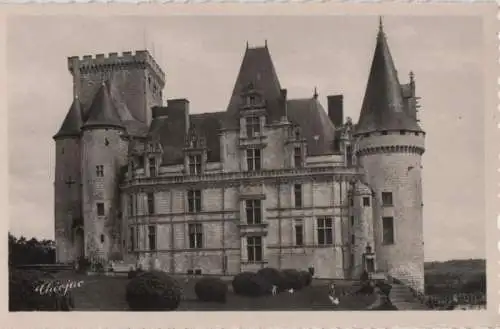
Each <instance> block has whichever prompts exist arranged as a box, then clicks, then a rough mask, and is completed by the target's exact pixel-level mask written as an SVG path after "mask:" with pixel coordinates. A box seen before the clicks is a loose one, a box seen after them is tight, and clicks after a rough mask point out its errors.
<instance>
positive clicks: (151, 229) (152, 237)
mask: <svg viewBox="0 0 500 329" xmlns="http://www.w3.org/2000/svg"><path fill="white" fill-rule="evenodd" d="M148 241H149V250H156V226H154V225H150V226H148Z"/></svg>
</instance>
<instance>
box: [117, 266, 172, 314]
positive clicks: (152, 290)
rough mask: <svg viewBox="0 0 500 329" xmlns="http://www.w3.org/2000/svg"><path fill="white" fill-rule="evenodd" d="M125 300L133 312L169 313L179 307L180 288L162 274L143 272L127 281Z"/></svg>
mask: <svg viewBox="0 0 500 329" xmlns="http://www.w3.org/2000/svg"><path fill="white" fill-rule="evenodd" d="M126 299H127V303H128V305H129V307H130V309H131V310H133V311H170V310H175V309H177V308H178V307H179V304H180V302H181V288H180V286H179V284H178V283H177V281H175V279H173V278H172V277H170V276H168V275H167V274H166V273H164V272H161V271H150V272H144V273H142V274H141V275H139V276H136V277H134V278H133V279H131V280H130V281H129V283H128V284H127V290H126Z"/></svg>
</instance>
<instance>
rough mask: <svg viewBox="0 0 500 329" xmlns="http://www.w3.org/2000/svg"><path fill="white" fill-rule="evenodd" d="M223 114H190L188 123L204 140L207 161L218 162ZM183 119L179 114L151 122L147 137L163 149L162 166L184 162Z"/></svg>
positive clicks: (184, 130)
mask: <svg viewBox="0 0 500 329" xmlns="http://www.w3.org/2000/svg"><path fill="white" fill-rule="evenodd" d="M225 115H226V113H225V112H213V113H203V114H191V115H190V116H189V121H190V124H191V126H192V127H194V129H195V131H196V134H197V136H198V137H199V138H204V139H205V140H206V146H207V149H208V151H207V161H208V162H218V161H220V141H219V130H220V129H221V128H222V121H223V120H224V116H225ZM185 127H186V126H185V122H184V120H183V117H182V116H181V115H180V114H179V115H176V114H172V113H170V115H168V116H161V117H157V118H154V119H153V120H152V122H151V126H150V130H149V136H151V137H152V138H153V139H156V138H158V140H159V141H160V143H161V144H162V148H163V159H162V164H163V165H173V164H180V163H183V162H184V151H183V149H184V147H185V141H186V129H185Z"/></svg>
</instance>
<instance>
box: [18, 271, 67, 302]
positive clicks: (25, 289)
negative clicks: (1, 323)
mask: <svg viewBox="0 0 500 329" xmlns="http://www.w3.org/2000/svg"><path fill="white" fill-rule="evenodd" d="M48 284H50V288H52V289H47V288H48V286H47V285H48ZM62 284H64V282H61V281H59V280H56V279H55V278H54V276H52V275H51V274H49V273H44V272H41V271H36V270H18V269H11V270H10V271H9V311H71V309H73V308H74V299H73V296H72V294H71V291H69V290H68V291H62V290H61V291H54V290H57V287H60V286H61V285H62ZM53 288H56V289H53Z"/></svg>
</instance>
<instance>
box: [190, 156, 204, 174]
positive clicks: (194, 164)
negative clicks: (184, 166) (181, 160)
mask: <svg viewBox="0 0 500 329" xmlns="http://www.w3.org/2000/svg"><path fill="white" fill-rule="evenodd" d="M188 161H189V173H190V174H191V175H199V174H201V155H199V154H196V155H190V156H189V159H188Z"/></svg>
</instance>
